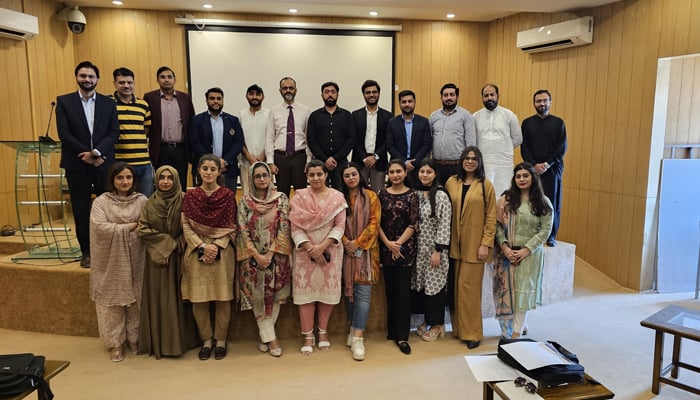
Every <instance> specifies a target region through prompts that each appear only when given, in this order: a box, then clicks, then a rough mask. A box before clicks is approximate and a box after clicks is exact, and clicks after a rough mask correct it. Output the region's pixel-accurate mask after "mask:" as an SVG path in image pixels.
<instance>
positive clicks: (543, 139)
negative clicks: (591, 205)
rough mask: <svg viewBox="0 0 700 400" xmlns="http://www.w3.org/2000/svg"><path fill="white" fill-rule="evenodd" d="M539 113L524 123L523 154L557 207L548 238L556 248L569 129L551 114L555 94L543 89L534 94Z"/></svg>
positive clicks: (521, 148) (555, 207)
mask: <svg viewBox="0 0 700 400" xmlns="http://www.w3.org/2000/svg"><path fill="white" fill-rule="evenodd" d="M533 103H534V106H535V111H536V112H537V114H535V115H533V116H531V117H528V118H526V119H525V120H524V121H523V126H522V130H523V144H522V146H520V154H521V155H522V157H523V160H525V161H527V162H529V163H530V164H532V165H534V166H535V172H536V173H537V174H538V175H539V176H540V181H541V182H542V189H544V194H545V195H547V197H549V200H550V201H551V202H552V207H553V208H554V212H553V217H554V222H553V224H552V232H551V233H550V235H549V239H547V245H548V246H552V247H553V246H555V245H556V243H557V241H556V238H557V231H558V230H559V216H560V210H561V192H562V188H561V176H562V173H563V172H564V154H565V153H566V126H564V121H563V120H562V119H561V118H559V117H556V116H554V115H551V114H550V113H549V108H550V107H551V106H552V95H551V94H550V93H549V91H548V90H546V89H541V90H538V91H536V92H535V94H534V95H533Z"/></svg>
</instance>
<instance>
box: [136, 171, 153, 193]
mask: <svg viewBox="0 0 700 400" xmlns="http://www.w3.org/2000/svg"><path fill="white" fill-rule="evenodd" d="M131 167H132V168H133V169H134V180H135V181H136V191H137V192H139V193H143V194H144V195H146V197H151V195H152V194H153V166H151V164H145V165H132V166H131Z"/></svg>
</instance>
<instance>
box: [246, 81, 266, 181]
mask: <svg viewBox="0 0 700 400" xmlns="http://www.w3.org/2000/svg"><path fill="white" fill-rule="evenodd" d="M245 98H246V100H247V101H248V108H244V109H242V110H241V113H240V116H241V117H240V118H241V126H242V127H243V133H244V135H243V137H244V139H245V140H244V143H243V151H242V152H241V155H240V156H239V157H238V158H239V161H240V163H241V187H242V188H243V193H244V194H245V193H248V189H249V188H250V185H251V184H252V183H251V182H250V181H249V179H250V176H249V174H248V170H249V169H250V166H251V165H253V164H254V163H256V162H258V161H263V162H264V161H265V136H266V135H267V123H268V122H269V120H270V110H268V109H267V108H263V106H262V103H263V100H265V94H264V93H263V90H262V88H261V87H260V86H258V85H257V84H254V85H251V86H250V87H248V89H247V90H246V94H245Z"/></svg>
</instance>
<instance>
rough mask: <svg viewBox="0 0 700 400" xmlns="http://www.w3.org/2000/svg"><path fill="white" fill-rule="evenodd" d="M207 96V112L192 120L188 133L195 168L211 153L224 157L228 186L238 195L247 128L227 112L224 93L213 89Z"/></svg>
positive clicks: (224, 169) (223, 168) (216, 88)
mask: <svg viewBox="0 0 700 400" xmlns="http://www.w3.org/2000/svg"><path fill="white" fill-rule="evenodd" d="M205 96H206V99H207V111H205V112H203V113H200V114H197V115H195V116H194V117H192V121H191V122H190V130H189V133H188V137H189V141H190V148H191V149H192V154H193V155H194V160H195V161H194V162H193V163H192V168H193V169H196V168H197V164H198V163H199V158H200V157H202V156H203V155H205V154H209V153H211V154H214V155H216V156H218V157H220V158H221V160H222V165H223V167H222V172H223V175H224V177H225V178H226V187H227V188H229V189H231V190H232V191H233V192H234V193H236V188H237V186H238V184H237V181H238V174H239V169H238V155H239V154H241V150H242V149H243V128H241V123H240V122H239V121H238V118H237V117H235V116H233V115H231V114H228V113H225V112H223V108H224V91H223V90H221V89H220V88H218V87H215V88H211V89H209V90H207V93H206V94H205Z"/></svg>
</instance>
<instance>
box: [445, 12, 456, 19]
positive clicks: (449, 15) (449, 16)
mask: <svg viewBox="0 0 700 400" xmlns="http://www.w3.org/2000/svg"><path fill="white" fill-rule="evenodd" d="M446 17H447V18H449V19H452V18H454V17H455V15H454V14H452V13H449V14H447V15H446Z"/></svg>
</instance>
